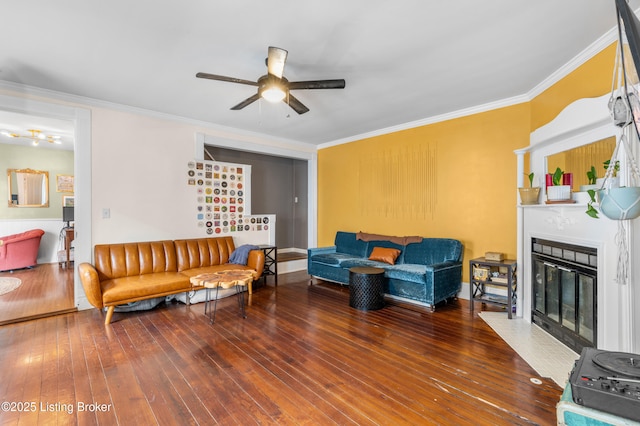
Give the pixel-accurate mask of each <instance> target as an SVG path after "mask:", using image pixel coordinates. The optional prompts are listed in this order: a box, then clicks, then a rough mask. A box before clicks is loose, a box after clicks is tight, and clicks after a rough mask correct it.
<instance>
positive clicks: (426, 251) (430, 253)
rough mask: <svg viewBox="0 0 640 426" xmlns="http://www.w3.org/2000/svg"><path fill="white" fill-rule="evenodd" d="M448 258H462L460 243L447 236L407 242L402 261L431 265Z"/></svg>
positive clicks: (456, 259)
mask: <svg viewBox="0 0 640 426" xmlns="http://www.w3.org/2000/svg"><path fill="white" fill-rule="evenodd" d="M448 260H451V261H460V260H462V243H461V242H460V241H458V240H452V239H449V238H424V239H423V240H422V242H421V243H413V244H408V245H407V246H406V248H405V250H404V263H411V264H420V265H433V264H435V263H442V262H446V261H448Z"/></svg>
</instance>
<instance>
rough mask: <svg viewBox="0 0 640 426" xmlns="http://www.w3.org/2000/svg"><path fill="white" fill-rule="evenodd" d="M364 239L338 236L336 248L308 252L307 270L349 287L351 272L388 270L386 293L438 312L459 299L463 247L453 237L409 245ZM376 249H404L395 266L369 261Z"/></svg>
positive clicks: (350, 234)
mask: <svg viewBox="0 0 640 426" xmlns="http://www.w3.org/2000/svg"><path fill="white" fill-rule="evenodd" d="M376 237H378V238H379V239H376V240H370V239H366V240H364V239H361V236H360V233H358V234H356V233H354V232H342V231H339V232H337V233H336V238H335V245H333V246H331V247H319V248H310V249H308V253H307V254H308V257H307V270H308V272H309V275H311V280H312V281H313V278H314V277H316V278H320V279H323V280H328V281H333V282H337V283H340V284H347V285H348V284H349V269H350V268H353V267H357V266H373V267H377V268H382V269H384V271H385V274H384V275H385V293H386V294H388V295H391V296H394V297H398V298H401V299H408V300H410V301H415V302H420V303H423V304H426V305H429V306H430V307H431V309H432V310H433V309H435V305H436V304H437V303H439V302H442V301H444V300H447V299H449V298H452V297H455V296H456V295H457V294H458V292H459V291H460V287H461V286H462V254H463V246H462V243H461V242H460V241H458V240H454V239H449V238H422V240H421V241H420V242H412V243H408V244H402V243H398V241H399V240H400V241H402V239H401V238H398V237H389V238H386V237H384V236H376ZM374 247H387V248H395V249H398V250H400V254H399V256H398V258H397V259H396V261H395V264H393V265H391V264H389V263H384V262H379V261H376V260H369V256H370V254H371V252H372V251H373V249H374Z"/></svg>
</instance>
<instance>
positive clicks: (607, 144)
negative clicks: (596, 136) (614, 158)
mask: <svg viewBox="0 0 640 426" xmlns="http://www.w3.org/2000/svg"><path fill="white" fill-rule="evenodd" d="M615 148H616V138H615V137H614V136H611V137H608V138H605V139H601V140H599V141H596V142H593V143H589V144H586V145H580V146H577V147H575V148H571V149H568V150H566V151H562V152H558V153H556V154H551V155H549V156H547V172H548V173H553V171H554V170H555V169H556V167H560V169H561V170H563V171H565V172H566V173H572V174H573V188H572V189H571V190H572V191H579V190H580V186H582V185H588V184H589V179H588V177H587V172H588V171H589V170H591V166H593V167H594V168H595V170H596V173H597V177H599V178H603V177H604V175H605V172H606V169H605V167H604V162H605V161H608V160H610V159H611V154H613V151H614V149H615Z"/></svg>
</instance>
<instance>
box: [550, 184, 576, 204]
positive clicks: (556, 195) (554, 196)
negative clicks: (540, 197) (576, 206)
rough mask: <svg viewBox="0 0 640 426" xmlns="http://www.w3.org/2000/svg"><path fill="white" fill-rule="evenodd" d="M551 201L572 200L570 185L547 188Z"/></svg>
mask: <svg viewBox="0 0 640 426" xmlns="http://www.w3.org/2000/svg"><path fill="white" fill-rule="evenodd" d="M547 199H548V200H549V201H564V200H570V199H571V187H570V186H569V185H555V186H550V187H548V188H547Z"/></svg>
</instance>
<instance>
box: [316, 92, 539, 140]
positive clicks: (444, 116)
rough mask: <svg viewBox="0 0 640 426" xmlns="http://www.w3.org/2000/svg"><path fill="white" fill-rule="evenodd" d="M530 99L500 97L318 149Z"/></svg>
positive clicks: (362, 134) (363, 134)
mask: <svg viewBox="0 0 640 426" xmlns="http://www.w3.org/2000/svg"><path fill="white" fill-rule="evenodd" d="M529 100H530V99H529V98H528V97H527V96H526V95H520V96H514V97H512V98H506V99H501V100H499V101H495V102H489V103H486V104H482V105H477V106H474V107H470V108H464V109H460V110H457V111H452V112H448V113H445V114H440V115H434V116H432V117H428V118H423V119H420V120H416V121H410V122H408V123H404V124H398V125H396V126H391V127H385V128H383V129H378V130H374V131H372V132H367V133H361V134H359V135H354V136H350V137H348V138H344V139H338V140H335V141H332V142H327V143H323V144H320V145H318V149H324V148H329V147H332V146H336V145H341V144H344V143H349V142H355V141H359V140H362V139H368V138H373V137H376V136H382V135H386V134H388V133H395V132H400V131H402V130H409V129H413V128H416V127H422V126H427V125H430V124H435V123H440V122H442V121H447V120H453V119H456V118H461V117H466V116H468V115H473V114H479V113H481V112H487V111H491V110H494V109H498V108H504V107H508V106H512V105H517V104H520V103H523V102H528V101H529Z"/></svg>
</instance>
